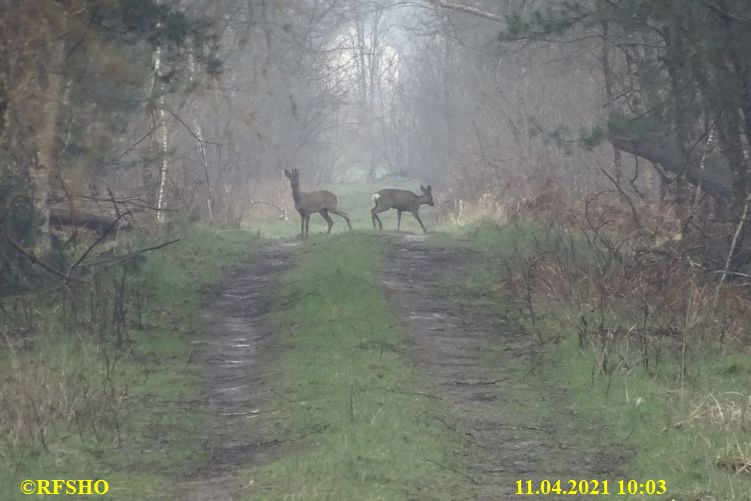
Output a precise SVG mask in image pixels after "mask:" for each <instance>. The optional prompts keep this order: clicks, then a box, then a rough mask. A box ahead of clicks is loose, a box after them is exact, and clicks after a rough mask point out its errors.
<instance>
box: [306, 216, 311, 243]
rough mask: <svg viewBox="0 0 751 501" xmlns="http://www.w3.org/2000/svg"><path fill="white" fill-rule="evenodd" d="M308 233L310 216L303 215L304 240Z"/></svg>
mask: <svg viewBox="0 0 751 501" xmlns="http://www.w3.org/2000/svg"><path fill="white" fill-rule="evenodd" d="M309 231H310V214H305V238H308V232H309Z"/></svg>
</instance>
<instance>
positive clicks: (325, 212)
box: [318, 209, 334, 233]
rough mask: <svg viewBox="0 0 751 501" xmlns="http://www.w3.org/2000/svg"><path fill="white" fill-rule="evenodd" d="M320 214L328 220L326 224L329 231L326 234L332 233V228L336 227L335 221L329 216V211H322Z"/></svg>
mask: <svg viewBox="0 0 751 501" xmlns="http://www.w3.org/2000/svg"><path fill="white" fill-rule="evenodd" d="M318 213H319V214H320V215H322V216H323V219H325V220H326V224H327V225H329V229H328V231H327V232H326V233H331V227H332V226H334V221H333V220H332V219H331V216H329V211H328V210H326V209H321V210H320V211H318Z"/></svg>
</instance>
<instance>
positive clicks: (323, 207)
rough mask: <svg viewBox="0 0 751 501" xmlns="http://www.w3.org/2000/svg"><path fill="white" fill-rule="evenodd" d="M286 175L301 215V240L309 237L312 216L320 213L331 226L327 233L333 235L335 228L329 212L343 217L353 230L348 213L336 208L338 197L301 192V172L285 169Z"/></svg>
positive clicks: (328, 192) (327, 193)
mask: <svg viewBox="0 0 751 501" xmlns="http://www.w3.org/2000/svg"><path fill="white" fill-rule="evenodd" d="M284 175H285V176H287V177H288V178H289V184H290V186H291V187H292V198H293V199H294V200H295V209H296V210H297V212H299V213H300V239H301V240H304V239H305V238H306V237H307V236H308V228H309V227H310V215H311V214H313V213H314V212H317V213H319V214H320V215H321V216H323V219H325V220H326V224H328V225H329V230H328V231H327V233H331V227H332V226H334V221H332V220H331V216H329V212H331V213H334V214H336V215H337V216H341V217H343V218H344V220H345V221H347V226H349V229H350V230H351V229H352V225H351V224H349V217H348V216H347V213H346V212H344V211H343V210H339V209H337V207H336V204H337V202H338V201H337V198H336V195H334V194H333V193H331V192H330V191H326V190H320V191H307V192H305V191H300V172H299V171H298V170H297V169H292V170H291V171H289V170H287V169H284Z"/></svg>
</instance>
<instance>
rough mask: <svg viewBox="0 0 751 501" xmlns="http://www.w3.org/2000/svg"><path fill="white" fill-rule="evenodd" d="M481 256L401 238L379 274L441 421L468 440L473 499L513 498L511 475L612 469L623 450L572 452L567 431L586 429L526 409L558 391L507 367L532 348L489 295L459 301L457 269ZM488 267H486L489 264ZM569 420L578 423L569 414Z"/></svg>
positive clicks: (563, 475) (466, 468)
mask: <svg viewBox="0 0 751 501" xmlns="http://www.w3.org/2000/svg"><path fill="white" fill-rule="evenodd" d="M481 259H485V258H484V257H483V256H482V255H480V254H479V253H475V252H472V251H471V250H467V249H460V248H438V247H434V246H431V245H428V244H426V243H425V242H424V239H423V238H422V237H420V236H412V235H405V236H403V237H402V239H401V241H400V242H398V243H397V244H396V245H395V246H394V247H393V249H392V252H391V255H390V260H389V269H388V271H387V273H386V275H385V277H384V285H385V286H386V288H387V290H388V291H389V297H390V299H391V303H392V304H393V306H394V308H395V309H396V311H398V312H399V313H400V314H401V317H402V318H403V319H404V321H405V323H406V327H407V331H408V335H409V340H408V341H409V351H410V353H411V356H412V358H413V359H414V360H415V363H416V364H417V365H418V366H419V367H420V368H421V369H422V370H423V371H424V373H425V374H426V375H427V376H428V378H427V379H428V380H429V381H430V382H431V384H432V385H434V388H433V390H432V391H433V392H434V394H435V395H437V396H438V397H439V398H441V399H442V400H443V401H444V402H445V403H446V414H447V423H446V424H447V426H449V427H450V428H452V429H454V430H456V431H458V432H459V433H461V434H462V435H464V436H465V437H466V438H467V440H468V442H469V447H468V453H467V455H466V456H465V457H464V458H463V460H462V464H463V468H462V472H461V473H462V474H464V475H465V476H466V477H468V478H469V479H470V481H471V482H472V483H473V484H474V487H475V492H476V496H477V499H509V498H518V496H513V493H514V490H515V488H516V483H515V482H516V481H517V480H526V479H533V480H534V479H538V480H539V479H544V478H548V479H554V478H560V479H591V478H603V475H606V474H608V473H613V472H614V470H616V469H617V467H618V465H619V464H620V463H621V462H622V460H623V457H624V455H625V454H626V453H627V452H626V451H624V450H616V449H609V450H607V448H605V447H603V448H602V449H603V450H595V451H589V453H588V454H583V453H582V451H577V450H572V449H571V444H572V437H576V436H578V433H582V432H586V429H585V428H574V429H560V428H558V426H557V425H556V424H554V423H553V421H552V420H550V419H546V418H544V417H541V416H537V415H535V413H534V409H530V408H529V406H528V404H529V402H528V401H526V399H525V398H524V397H525V396H527V395H534V396H535V397H537V396H539V395H540V394H541V393H544V394H545V398H549V399H553V400H559V399H562V397H563V390H562V389H561V388H557V387H556V386H555V385H553V384H551V385H550V386H547V385H543V386H541V385H540V382H539V380H538V379H537V378H534V377H526V376H529V373H526V374H524V373H522V374H520V373H519V369H518V366H517V367H516V368H515V369H514V370H509V369H507V368H506V367H504V364H503V362H504V361H511V360H528V361H529V362H530V363H529V367H530V369H529V370H534V360H533V357H534V355H533V354H534V352H535V350H536V349H539V348H538V347H537V346H536V343H535V341H534V340H533V339H532V338H531V337H530V336H528V335H525V334H523V333H522V332H521V330H520V329H519V328H518V327H516V326H514V324H513V323H512V322H509V321H507V320H505V319H504V318H503V316H500V315H499V314H498V312H497V310H495V308H494V305H493V304H492V302H491V301H487V302H482V301H466V299H467V291H466V290H463V288H462V286H461V283H462V280H461V278H462V273H463V270H466V269H467V268H468V264H469V263H470V262H472V261H476V260H481ZM487 266H488V271H489V272H490V270H491V269H492V264H490V263H488V264H487ZM447 283H449V284H453V286H451V287H447ZM510 407H511V410H509V408H510ZM561 412H569V411H566V410H564V409H561ZM520 414H526V416H525V417H526V419H524V418H522V419H520V418H519V416H520ZM566 422H567V423H569V425H568V426H571V424H573V425H574V426H576V424H575V423H576V419H572V420H566ZM536 497H537V498H538V499H540V497H539V496H536ZM567 498H575V497H574V496H567Z"/></svg>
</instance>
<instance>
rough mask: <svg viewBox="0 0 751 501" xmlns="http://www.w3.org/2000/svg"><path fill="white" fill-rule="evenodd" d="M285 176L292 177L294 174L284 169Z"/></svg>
mask: <svg viewBox="0 0 751 501" xmlns="http://www.w3.org/2000/svg"><path fill="white" fill-rule="evenodd" d="M284 175H285V176H287V177H290V176H291V175H292V174H290V172H289V171H288V170H287V169H284Z"/></svg>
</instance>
